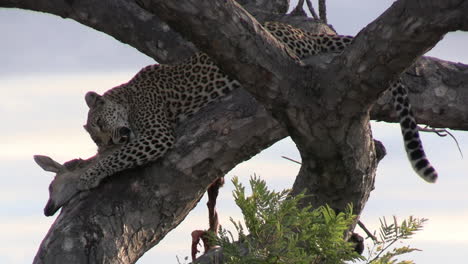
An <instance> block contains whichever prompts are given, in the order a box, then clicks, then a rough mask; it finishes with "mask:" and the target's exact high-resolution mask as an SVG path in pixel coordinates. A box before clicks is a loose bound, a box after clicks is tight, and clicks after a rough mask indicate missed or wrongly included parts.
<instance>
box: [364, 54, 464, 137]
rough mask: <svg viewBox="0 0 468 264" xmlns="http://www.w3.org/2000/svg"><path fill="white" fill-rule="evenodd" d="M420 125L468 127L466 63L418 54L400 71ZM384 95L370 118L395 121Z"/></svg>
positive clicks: (388, 99) (388, 100) (389, 104)
mask: <svg viewBox="0 0 468 264" xmlns="http://www.w3.org/2000/svg"><path fill="white" fill-rule="evenodd" d="M403 80H404V81H405V83H406V85H407V86H408V88H409V90H410V93H409V96H410V99H411V101H412V102H413V112H414V114H415V115H416V119H417V121H418V123H420V124H427V125H430V126H432V127H442V128H451V129H458V130H468V104H467V102H468V65H465V64H461V63H453V62H448V61H443V60H439V59H436V58H431V57H422V58H420V59H418V60H417V61H416V62H415V63H414V65H413V66H412V67H411V68H410V69H408V71H407V73H406V74H403ZM390 100H391V98H390V95H389V94H385V95H384V96H383V97H382V98H381V99H379V100H378V101H377V103H376V104H375V105H374V107H373V109H372V112H371V116H372V119H374V120H382V121H387V122H397V117H396V115H395V112H394V111H393V109H392V107H391V103H390Z"/></svg>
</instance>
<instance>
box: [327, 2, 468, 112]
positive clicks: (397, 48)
mask: <svg viewBox="0 0 468 264" xmlns="http://www.w3.org/2000/svg"><path fill="white" fill-rule="evenodd" d="M467 13H468V2H466V1H463V0H450V1H423V2H420V1H410V0H401V1H397V2H395V3H394V4H393V5H392V6H391V7H390V8H389V9H388V10H387V11H385V12H384V13H383V14H382V15H381V16H379V18H377V19H376V20H375V21H374V22H372V23H371V24H369V25H368V26H366V27H365V28H364V29H363V30H362V31H361V32H360V33H359V34H358V35H357V36H356V38H355V39H354V42H353V44H352V45H351V46H350V47H349V48H348V49H346V50H345V52H344V53H343V55H342V56H341V57H340V58H339V59H337V61H336V62H337V64H336V66H335V69H338V68H339V69H341V70H342V73H343V75H342V76H338V79H341V78H343V79H347V80H351V82H353V84H354V86H353V88H351V89H350V91H349V92H350V93H356V94H357V97H356V100H357V101H362V102H364V104H372V103H373V102H375V100H376V99H377V98H378V97H379V96H380V94H381V93H382V92H383V91H384V90H385V89H386V88H387V87H388V84H389V82H390V81H392V80H394V79H396V77H397V76H398V75H400V74H401V73H402V72H404V71H405V70H406V69H407V68H408V67H409V66H411V65H412V64H413V62H415V61H416V59H418V58H419V57H420V56H422V55H423V54H424V53H425V52H426V51H428V50H429V49H431V48H432V47H433V46H434V45H435V44H437V42H439V41H440V39H441V38H442V37H443V36H444V35H445V34H446V33H447V32H449V31H454V30H468V16H466V14H467ZM330 70H331V71H333V70H332V69H330Z"/></svg>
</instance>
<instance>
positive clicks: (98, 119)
mask: <svg viewBox="0 0 468 264" xmlns="http://www.w3.org/2000/svg"><path fill="white" fill-rule="evenodd" d="M85 100H86V104H87V105H88V107H89V112H88V120H87V122H86V125H84V128H85V129H86V131H88V133H89V135H90V136H91V138H92V139H93V141H94V142H95V143H96V145H98V147H99V149H101V148H104V147H108V146H111V145H119V144H125V143H127V142H129V140H130V135H131V132H132V131H131V129H130V124H129V121H128V111H127V109H126V108H125V107H124V106H123V105H121V104H119V103H116V102H113V101H112V100H109V99H107V98H104V97H103V96H101V95H99V94H97V93H95V92H88V93H87V94H86V96H85Z"/></svg>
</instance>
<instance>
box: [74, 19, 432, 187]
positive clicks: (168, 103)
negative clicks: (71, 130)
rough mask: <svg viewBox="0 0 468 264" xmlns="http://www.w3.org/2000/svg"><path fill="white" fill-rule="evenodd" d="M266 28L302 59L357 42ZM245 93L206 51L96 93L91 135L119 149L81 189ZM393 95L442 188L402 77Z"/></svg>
mask: <svg viewBox="0 0 468 264" xmlns="http://www.w3.org/2000/svg"><path fill="white" fill-rule="evenodd" d="M263 26H264V27H265V28H266V29H267V31H269V32H270V34H271V35H272V36H273V37H275V38H276V39H278V40H279V41H280V42H282V43H283V44H284V46H285V47H286V49H287V50H288V54H290V56H291V57H292V59H295V60H301V59H302V58H306V57H308V56H312V55H316V54H321V53H330V52H332V53H340V52H342V51H343V50H344V49H345V48H346V47H348V46H349V45H350V44H351V43H352V41H353V37H352V36H345V35H332V34H312V33H310V32H307V31H305V30H302V29H299V28H296V27H293V26H291V25H288V24H284V23H279V22H267V23H265V24H264V25H263ZM240 87H241V84H240V83H239V82H238V81H237V80H235V79H233V78H231V77H229V76H228V75H227V74H224V73H223V72H222V70H221V69H220V68H219V67H218V66H216V64H215V62H214V61H213V60H212V59H211V58H210V57H209V56H208V55H207V54H205V53H202V52H199V53H196V54H195V55H193V56H192V57H190V58H189V59H187V60H185V61H183V62H181V63H178V64H173V65H166V64H154V65H150V66H147V67H144V68H143V69H141V70H140V71H139V72H138V73H137V74H136V75H135V76H134V77H133V78H132V79H131V80H130V81H128V82H127V83H124V84H122V85H120V86H117V87H114V88H112V89H110V90H108V91H107V92H105V93H104V94H103V95H99V94H98V93H96V92H94V91H90V92H88V93H87V94H86V95H85V101H86V103H87V105H88V107H89V112H88V119H87V122H86V124H85V125H84V127H85V129H86V131H87V132H88V133H89V134H90V136H91V138H92V140H93V141H94V142H95V143H96V145H97V146H98V153H99V152H102V151H105V150H106V149H108V148H109V147H110V146H117V148H116V150H115V151H113V152H112V154H111V155H108V156H106V157H104V158H103V159H101V160H99V162H97V163H96V164H95V165H93V166H92V167H90V168H89V169H88V170H86V171H85V172H84V173H83V174H82V175H81V176H80V180H79V182H78V189H79V190H88V189H91V188H94V187H96V186H97V185H98V184H99V183H100V182H101V180H102V179H104V178H105V177H108V176H110V175H112V174H114V173H117V172H119V171H122V170H125V169H129V168H133V167H137V166H142V165H144V164H147V163H150V162H153V161H156V160H158V159H159V158H160V157H162V156H163V155H164V154H165V153H166V152H167V151H168V150H170V149H171V148H172V147H173V146H174V141H175V140H176V139H175V134H174V130H175V127H176V125H177V124H178V123H179V122H181V121H183V120H185V119H187V118H188V117H190V116H192V115H193V114H195V113H197V112H198V111H199V110H200V109H202V108H203V107H204V106H206V105H207V104H209V103H211V102H214V101H217V100H218V99H219V98H221V97H223V96H225V95H227V94H229V93H230V92H231V91H232V90H234V89H237V88H240ZM388 92H389V93H390V95H391V97H392V101H393V108H394V110H395V112H396V114H397V116H398V119H399V123H400V127H401V132H402V135H403V141H404V145H405V150H406V153H407V156H408V159H409V161H410V163H411V165H412V167H413V169H414V170H415V172H416V173H417V174H418V175H419V176H421V178H423V179H424V180H425V181H427V182H430V183H433V182H435V181H436V179H437V177H438V174H437V172H436V170H435V169H434V167H433V166H432V165H431V163H430V162H429V161H428V159H427V157H426V154H425V151H424V148H423V146H422V142H421V140H420V136H419V131H418V130H419V128H418V125H417V123H416V121H415V117H414V114H413V112H412V109H411V104H410V102H409V98H408V90H407V87H406V86H405V85H404V83H403V81H402V80H401V79H398V80H396V81H393V82H392V83H391V84H390V87H389V88H388Z"/></svg>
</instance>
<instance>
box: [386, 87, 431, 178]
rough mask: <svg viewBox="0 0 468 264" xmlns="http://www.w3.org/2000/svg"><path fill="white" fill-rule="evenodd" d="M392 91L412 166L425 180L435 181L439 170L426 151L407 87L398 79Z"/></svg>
mask: <svg viewBox="0 0 468 264" xmlns="http://www.w3.org/2000/svg"><path fill="white" fill-rule="evenodd" d="M390 92H391V93H392V97H393V106H394V108H395V111H396V113H397V115H398V118H399V120H400V127H401V133H402V134H403V141H404V144H405V149H406V154H407V155H408V159H409V161H410V162H411V166H412V167H413V169H414V170H415V171H416V173H417V174H418V175H419V176H421V178H423V179H424V180H425V181H427V182H430V183H434V182H436V180H437V176H438V175H437V171H436V170H435V169H434V167H432V165H431V163H430V162H429V160H428V159H427V157H426V153H425V152H424V148H423V146H422V143H421V139H420V138H419V132H418V125H417V123H416V121H415V119H414V115H413V112H412V111H411V105H410V103H409V100H408V92H407V90H406V87H405V86H404V85H403V83H402V82H401V81H400V80H398V81H396V82H394V83H392V85H391V89H390Z"/></svg>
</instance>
